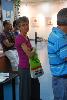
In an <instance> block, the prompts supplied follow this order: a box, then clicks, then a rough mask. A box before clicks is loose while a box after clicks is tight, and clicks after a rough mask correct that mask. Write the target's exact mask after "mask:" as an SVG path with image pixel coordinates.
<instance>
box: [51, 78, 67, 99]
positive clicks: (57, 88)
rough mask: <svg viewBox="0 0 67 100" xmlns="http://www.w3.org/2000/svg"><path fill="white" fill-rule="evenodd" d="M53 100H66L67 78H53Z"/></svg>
mask: <svg viewBox="0 0 67 100" xmlns="http://www.w3.org/2000/svg"><path fill="white" fill-rule="evenodd" d="M52 87H53V94H54V100H67V78H60V77H53V78H52Z"/></svg>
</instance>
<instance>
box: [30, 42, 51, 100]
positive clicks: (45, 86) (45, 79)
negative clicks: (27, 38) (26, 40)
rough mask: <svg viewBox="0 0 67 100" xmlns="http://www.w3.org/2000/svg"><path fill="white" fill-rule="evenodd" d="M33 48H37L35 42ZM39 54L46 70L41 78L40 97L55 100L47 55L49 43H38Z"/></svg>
mask: <svg viewBox="0 0 67 100" xmlns="http://www.w3.org/2000/svg"><path fill="white" fill-rule="evenodd" d="M31 43H32V45H33V47H35V43H34V41H31ZM37 52H38V55H39V58H40V61H41V63H42V66H43V69H44V75H43V76H41V77H40V78H39V81H40V97H41V99H42V100H53V92H52V78H51V77H52V76H51V72H50V67H49V63H48V55H47V43H46V42H44V41H43V42H38V43H37Z"/></svg>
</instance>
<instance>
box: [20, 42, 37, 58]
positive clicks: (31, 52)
mask: <svg viewBox="0 0 67 100" xmlns="http://www.w3.org/2000/svg"><path fill="white" fill-rule="evenodd" d="M21 47H22V49H23V50H24V52H25V53H26V55H27V56H28V57H29V58H30V57H32V56H34V54H35V49H32V50H31V49H30V48H29V47H27V45H26V44H25V43H23V44H22V45H21Z"/></svg>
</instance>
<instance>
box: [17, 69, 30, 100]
mask: <svg viewBox="0 0 67 100" xmlns="http://www.w3.org/2000/svg"><path fill="white" fill-rule="evenodd" d="M18 70H19V75H20V86H19V97H20V99H19V100H30V97H31V88H30V86H31V77H30V71H29V69H22V68H19V69H18Z"/></svg>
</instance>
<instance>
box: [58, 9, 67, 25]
mask: <svg viewBox="0 0 67 100" xmlns="http://www.w3.org/2000/svg"><path fill="white" fill-rule="evenodd" d="M57 25H67V8H63V9H61V10H60V11H59V12H58V14H57Z"/></svg>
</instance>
